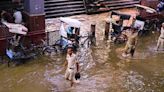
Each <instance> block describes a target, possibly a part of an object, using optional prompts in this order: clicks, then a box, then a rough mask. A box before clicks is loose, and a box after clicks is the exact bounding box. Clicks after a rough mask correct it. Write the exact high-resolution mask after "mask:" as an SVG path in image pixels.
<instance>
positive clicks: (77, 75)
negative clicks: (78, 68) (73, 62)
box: [75, 72, 81, 80]
mask: <svg viewBox="0 0 164 92" xmlns="http://www.w3.org/2000/svg"><path fill="white" fill-rule="evenodd" d="M80 77H81V75H80V73H78V72H77V73H76V74H75V79H76V80H78V79H80Z"/></svg>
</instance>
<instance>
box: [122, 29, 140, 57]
mask: <svg viewBox="0 0 164 92" xmlns="http://www.w3.org/2000/svg"><path fill="white" fill-rule="evenodd" d="M126 35H127V37H128V41H127V43H126V46H125V49H124V52H123V54H122V56H123V57H126V56H128V54H130V55H131V57H133V55H134V52H135V48H136V44H137V37H138V31H137V28H134V27H133V28H131V30H130V32H129V33H126Z"/></svg>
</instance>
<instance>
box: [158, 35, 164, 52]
mask: <svg viewBox="0 0 164 92" xmlns="http://www.w3.org/2000/svg"><path fill="white" fill-rule="evenodd" d="M163 45H164V39H162V38H160V37H159V38H158V42H157V50H158V49H159V48H160V47H162V49H163Z"/></svg>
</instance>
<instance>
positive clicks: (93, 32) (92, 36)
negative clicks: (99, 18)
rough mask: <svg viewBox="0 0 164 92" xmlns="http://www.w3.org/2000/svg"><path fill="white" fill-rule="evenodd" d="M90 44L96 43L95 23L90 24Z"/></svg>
mask: <svg viewBox="0 0 164 92" xmlns="http://www.w3.org/2000/svg"><path fill="white" fill-rule="evenodd" d="M91 45H96V25H95V24H91Z"/></svg>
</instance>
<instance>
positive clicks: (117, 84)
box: [0, 9, 164, 92]
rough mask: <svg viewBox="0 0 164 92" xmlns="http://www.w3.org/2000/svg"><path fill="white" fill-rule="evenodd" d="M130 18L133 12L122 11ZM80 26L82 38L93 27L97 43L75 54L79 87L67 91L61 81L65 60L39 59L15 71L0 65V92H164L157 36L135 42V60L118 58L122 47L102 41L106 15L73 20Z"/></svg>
mask: <svg viewBox="0 0 164 92" xmlns="http://www.w3.org/2000/svg"><path fill="white" fill-rule="evenodd" d="M123 11H124V12H128V13H130V14H135V13H136V11H134V10H133V9H132V10H123ZM72 18H77V19H79V20H81V21H82V22H83V26H82V29H81V30H82V33H81V34H82V35H83V34H85V31H89V30H90V24H91V23H95V24H96V38H97V43H96V46H95V47H92V48H90V49H88V48H80V49H79V52H78V53H77V54H78V57H79V59H78V60H79V62H80V67H81V69H80V70H81V75H82V78H81V80H80V83H78V84H75V85H74V86H73V87H70V84H69V82H68V81H66V80H65V79H64V73H65V69H64V67H63V63H64V61H65V58H64V57H65V56H60V55H58V56H54V57H46V56H45V57H38V58H37V59H35V60H31V61H30V62H27V63H26V64H24V65H21V66H18V67H9V68H8V67H7V65H6V64H1V65H0V70H1V71H0V85H1V86H0V92H164V53H157V52H155V51H154V48H155V46H156V43H157V39H158V34H151V35H150V36H146V37H142V38H140V39H139V41H138V45H137V49H136V54H135V56H134V59H125V58H122V57H121V52H120V51H119V49H122V48H123V47H124V44H122V45H115V44H111V45H109V44H107V43H106V42H104V41H103V36H104V28H105V19H106V18H108V13H103V14H97V15H78V16H72Z"/></svg>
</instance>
